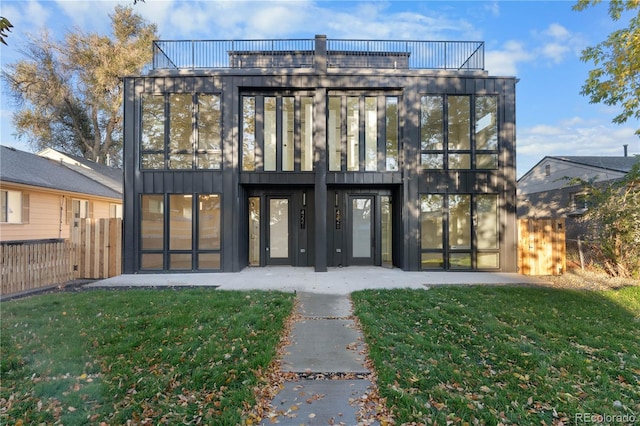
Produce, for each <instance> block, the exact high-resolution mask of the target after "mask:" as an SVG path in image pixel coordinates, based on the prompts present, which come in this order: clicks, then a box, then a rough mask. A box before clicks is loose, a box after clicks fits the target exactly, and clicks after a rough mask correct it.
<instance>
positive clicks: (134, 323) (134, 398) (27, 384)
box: [0, 288, 294, 425]
mask: <svg viewBox="0 0 640 426" xmlns="http://www.w3.org/2000/svg"><path fill="white" fill-rule="evenodd" d="M293 298H294V295H293V294H289V293H279V292H260V291H251V292H233V291H216V290H213V289H206V288H200V289H180V290H176V289H161V290H160V289H155V290H150V289H143V290H125V291H105V290H91V291H83V292H78V293H55V294H46V295H39V296H35V297H29V298H25V299H19V300H14V301H6V302H2V304H1V305H0V309H1V310H2V323H1V324H0V327H1V330H0V331H1V335H0V339H1V340H0V360H1V364H0V374H1V375H2V382H1V385H0V423H2V424H18V425H20V424H38V423H41V422H42V423H47V424H51V423H55V422H61V423H64V424H87V423H90V424H101V422H104V424H125V423H127V422H128V421H130V422H133V424H176V423H180V424H185V423H191V424H212V423H218V424H240V423H241V422H242V417H243V414H244V413H245V410H246V407H248V406H252V405H253V404H254V402H255V395H254V392H253V391H254V388H255V387H256V386H259V385H260V383H259V379H258V377H257V376H258V375H259V372H260V371H262V370H264V369H266V368H267V367H268V366H269V365H270V363H271V362H272V360H273V358H274V357H275V356H276V352H275V351H276V347H277V345H278V342H279V340H280V336H281V333H282V330H283V326H284V322H285V320H286V318H287V317H288V316H289V315H290V313H291V311H292V306H293Z"/></svg>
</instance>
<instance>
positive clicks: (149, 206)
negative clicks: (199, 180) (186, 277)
mask: <svg viewBox="0 0 640 426" xmlns="http://www.w3.org/2000/svg"><path fill="white" fill-rule="evenodd" d="M165 197H166V198H165ZM140 204H141V215H140V248H141V252H142V254H141V259H140V268H141V269H142V270H193V269H197V270H208V269H211V270H215V269H220V267H221V235H222V234H221V229H220V225H221V204H220V195H219V194H169V195H166V196H165V195H157V194H143V195H141V198H140ZM194 236H196V237H194ZM165 259H166V260H165ZM194 261H195V262H194Z"/></svg>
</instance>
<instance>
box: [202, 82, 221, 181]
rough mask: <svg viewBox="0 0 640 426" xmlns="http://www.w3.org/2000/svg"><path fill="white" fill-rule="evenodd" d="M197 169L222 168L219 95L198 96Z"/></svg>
mask: <svg viewBox="0 0 640 426" xmlns="http://www.w3.org/2000/svg"><path fill="white" fill-rule="evenodd" d="M197 122H198V163H197V164H198V166H197V167H198V168H199V169H220V168H221V167H222V131H221V108H220V95H203V94H202V95H198V117H197Z"/></svg>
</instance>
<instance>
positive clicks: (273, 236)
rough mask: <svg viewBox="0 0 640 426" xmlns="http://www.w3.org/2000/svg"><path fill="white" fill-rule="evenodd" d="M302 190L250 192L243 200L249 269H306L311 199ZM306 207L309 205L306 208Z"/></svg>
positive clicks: (307, 263) (311, 212)
mask: <svg viewBox="0 0 640 426" xmlns="http://www.w3.org/2000/svg"><path fill="white" fill-rule="evenodd" d="M308 192H310V191H305V190H291V191H277V192H275V191H269V190H252V191H250V193H249V195H248V197H247V205H248V208H247V213H248V237H249V241H248V251H249V256H248V264H249V266H271V265H292V266H309V264H310V261H309V247H310V245H311V241H310V239H311V237H310V235H312V232H311V227H310V226H309V225H308V223H307V222H308V221H309V220H311V219H312V218H313V211H312V208H311V205H310V204H311V199H310V196H309V195H308ZM307 203H309V205H308V204H307Z"/></svg>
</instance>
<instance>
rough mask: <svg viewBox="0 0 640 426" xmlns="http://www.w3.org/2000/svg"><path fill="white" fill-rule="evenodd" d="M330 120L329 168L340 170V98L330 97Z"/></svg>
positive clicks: (328, 126) (328, 125) (328, 142)
mask: <svg viewBox="0 0 640 426" xmlns="http://www.w3.org/2000/svg"><path fill="white" fill-rule="evenodd" d="M328 120H329V122H328V123H327V145H328V146H327V149H328V151H329V170H330V171H338V172H339V171H340V169H341V165H340V153H341V150H340V146H341V141H340V98H339V97H337V96H331V97H329V119H328Z"/></svg>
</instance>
